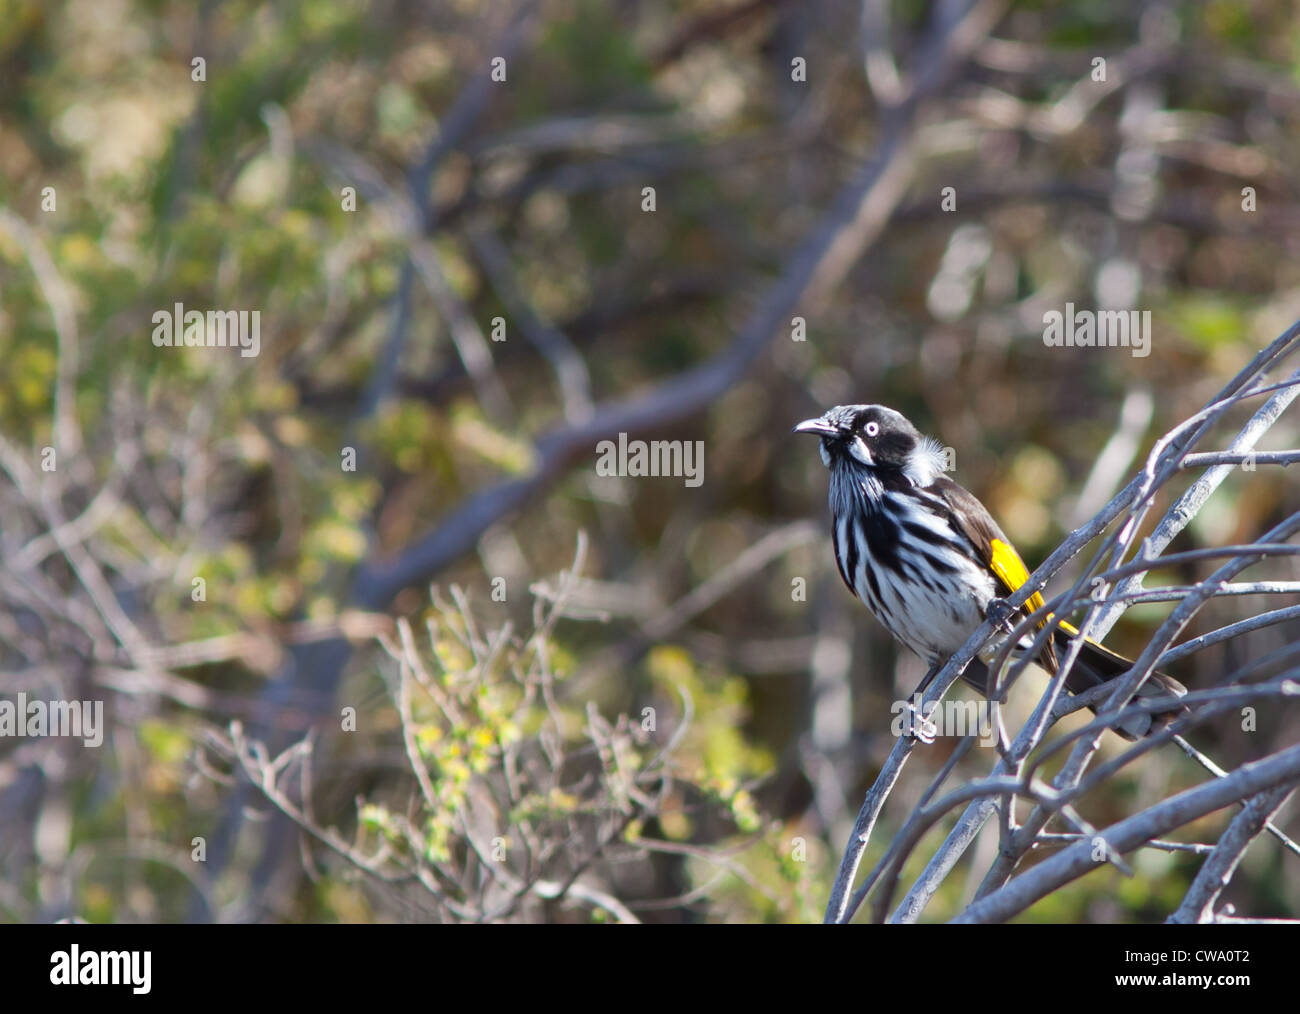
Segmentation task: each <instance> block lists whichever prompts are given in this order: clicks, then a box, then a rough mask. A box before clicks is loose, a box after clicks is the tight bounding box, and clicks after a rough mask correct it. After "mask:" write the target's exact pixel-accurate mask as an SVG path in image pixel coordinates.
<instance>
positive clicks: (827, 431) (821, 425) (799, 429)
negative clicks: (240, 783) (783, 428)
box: [790, 416, 840, 437]
mask: <svg viewBox="0 0 1300 1014" xmlns="http://www.w3.org/2000/svg"><path fill="white" fill-rule="evenodd" d="M839 431H840V430H839V427H838V426H835V425H833V424H831V423H828V422H827V421H826V418H825V416H823V417H822V418H820V419H805V420H804V421H803V422H801V423H800V424H799V425H798V426H796V427H795V428H794V429H793V430H791V431H790V432H791V433H816V434H817V435H818V436H820V437H833V436H835V434H837V433H839Z"/></svg>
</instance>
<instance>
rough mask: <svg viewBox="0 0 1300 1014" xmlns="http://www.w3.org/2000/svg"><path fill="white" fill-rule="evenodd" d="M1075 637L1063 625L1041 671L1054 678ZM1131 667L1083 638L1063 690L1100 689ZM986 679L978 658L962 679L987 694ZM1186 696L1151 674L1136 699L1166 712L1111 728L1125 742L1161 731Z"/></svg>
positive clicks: (1074, 631)
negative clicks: (1164, 706)
mask: <svg viewBox="0 0 1300 1014" xmlns="http://www.w3.org/2000/svg"><path fill="white" fill-rule="evenodd" d="M1078 634H1079V631H1078V630H1077V629H1076V628H1075V627H1073V626H1071V625H1070V624H1068V623H1062V624H1061V625H1060V627H1058V628H1057V629H1056V631H1055V634H1054V637H1053V642H1054V643H1053V647H1054V650H1053V649H1049V650H1048V651H1046V652H1044V653H1043V654H1044V656H1045V657H1043V658H1041V659H1040V662H1041V664H1042V665H1043V668H1045V669H1046V670H1047V671H1048V672H1049V673H1051V674H1052V675H1055V674H1056V671H1057V665H1058V660H1059V659H1060V658H1061V657H1063V656H1064V655H1065V653H1066V652H1067V651H1069V650H1070V647H1071V645H1072V643H1073V642H1074V640H1075V639H1076V638H1077V637H1078ZM1132 667H1133V660H1132V659H1128V658H1125V657H1124V656H1123V655H1120V654H1118V653H1117V652H1114V651H1111V650H1110V649H1109V648H1107V647H1106V646H1105V645H1103V644H1098V643H1097V642H1096V641H1094V640H1092V639H1091V638H1086V639H1085V640H1084V642H1083V647H1082V648H1081V649H1080V650H1079V657H1078V658H1076V659H1075V661H1074V666H1073V667H1072V668H1071V669H1070V674H1069V675H1068V676H1066V678H1065V689H1066V690H1067V691H1068V692H1069V693H1071V694H1081V693H1084V692H1085V691H1088V690H1091V689H1092V688H1093V687H1098V686H1101V685H1102V684H1103V683H1109V682H1110V681H1111V680H1114V679H1117V678H1118V677H1120V676H1123V675H1124V674H1125V673H1126V672H1128V671H1129V669H1131V668H1132ZM988 678H989V671H988V666H986V665H985V664H984V663H983V662H981V661H980V660H979V659H978V658H976V659H973V660H972V661H971V663H970V665H968V666H967V667H966V671H965V672H963V673H962V679H963V680H965V681H966V682H967V683H969V684H971V686H973V687H975V689H976V690H978V691H979V692H980V693H982V694H986V695H987V687H988ZM1186 693H1187V688H1186V687H1185V686H1183V685H1182V684H1181V683H1179V682H1178V681H1177V680H1176V679H1174V678H1173V677H1172V676H1166V675H1165V674H1164V673H1162V672H1153V673H1152V674H1151V675H1150V676H1149V677H1147V679H1146V681H1145V682H1144V683H1143V684H1142V688H1141V689H1140V690H1139V691H1138V693H1137V696H1138V697H1140V698H1143V699H1145V700H1148V701H1149V700H1164V701H1167V702H1168V703H1169V710H1167V711H1157V712H1152V713H1150V714H1144V715H1134V716H1132V717H1131V718H1128V719H1125V720H1124V721H1123V722H1122V723H1120V724H1119V725H1117V726H1114V731H1115V732H1116V733H1117V734H1118V735H1120V736H1122V737H1124V738H1125V739H1127V740H1137V739H1141V738H1142V737H1143V736H1146V735H1148V734H1149V733H1150V732H1151V730H1152V729H1160V728H1163V727H1164V726H1165V725H1166V724H1168V723H1169V722H1170V721H1172V720H1173V719H1175V718H1177V717H1178V716H1179V715H1180V714H1182V713H1183V712H1184V711H1185V710H1186V708H1185V706H1184V705H1183V704H1181V703H1180V702H1179V700H1178V699H1179V698H1180V697H1182V696H1183V695H1184V694H1186ZM1090 710H1093V713H1094V714H1095V713H1096V711H1095V709H1090Z"/></svg>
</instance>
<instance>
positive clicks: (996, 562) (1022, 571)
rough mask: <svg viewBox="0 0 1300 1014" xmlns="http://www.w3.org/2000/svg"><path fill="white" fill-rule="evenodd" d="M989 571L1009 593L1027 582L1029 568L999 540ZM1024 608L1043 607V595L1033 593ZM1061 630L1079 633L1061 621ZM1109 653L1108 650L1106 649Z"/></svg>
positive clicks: (997, 540)
mask: <svg viewBox="0 0 1300 1014" xmlns="http://www.w3.org/2000/svg"><path fill="white" fill-rule="evenodd" d="M989 569H990V570H992V571H993V573H994V574H996V575H997V576H998V579H999V580H1000V581H1001V582H1002V583H1003V584H1004V585H1006V586H1007V588H1009V589H1010V590H1011V591H1015V590H1016V589H1017V588H1019V587H1020V586H1021V585H1022V584H1024V583H1025V582H1026V581H1028V580H1029V568H1028V567H1026V566H1025V561H1024V560H1022V559H1020V554H1019V553H1017V552H1016V551H1015V548H1014V547H1012V546H1009V545H1008V544H1007V543H1005V542H1003V541H1002V540H1001V539H994V540H993V559H992V560H990V561H989ZM1025 607H1026V608H1027V609H1028V611H1029V612H1033V611H1034V610H1036V609H1041V608H1042V607H1043V593H1042V592H1034V594H1032V595H1030V596H1029V598H1028V599H1027V600H1026V602H1025ZM1050 619H1052V614H1051V613H1048V614H1047V616H1046V617H1044V618H1043V619H1042V620H1039V622H1038V626H1039V628H1040V629H1041V628H1042V627H1043V625H1044V624H1046V623H1047V621H1048V620H1050ZM1060 626H1061V629H1062V630H1064V631H1065V632H1066V633H1067V634H1069V635H1070V636H1071V637H1074V636H1075V635H1076V634H1078V633H1079V628H1078V627H1076V626H1075V625H1074V624H1072V623H1067V622H1066V621H1065V620H1062V621H1061V624H1060ZM1088 643H1089V644H1097V642H1096V641H1094V640H1093V639H1092V638H1091V637H1090V638H1088ZM1107 650H1108V651H1109V649H1107Z"/></svg>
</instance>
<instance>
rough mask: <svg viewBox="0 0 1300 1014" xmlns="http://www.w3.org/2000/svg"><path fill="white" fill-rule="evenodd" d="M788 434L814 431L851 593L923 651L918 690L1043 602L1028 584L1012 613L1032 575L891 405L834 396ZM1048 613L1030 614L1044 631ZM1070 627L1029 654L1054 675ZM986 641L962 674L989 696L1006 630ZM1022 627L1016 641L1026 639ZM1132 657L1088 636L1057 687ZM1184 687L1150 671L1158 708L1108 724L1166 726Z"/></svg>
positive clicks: (1127, 732)
mask: <svg viewBox="0 0 1300 1014" xmlns="http://www.w3.org/2000/svg"><path fill="white" fill-rule="evenodd" d="M794 432H795V433H807V434H812V435H814V436H816V437H818V438H819V439H820V451H821V459H822V462H823V463H824V464H825V465H826V467H827V468H828V469H829V470H830V491H829V492H830V497H829V498H830V511H831V541H832V544H833V548H834V554H835V564H836V567H837V569H838V570H839V573H840V577H841V578H843V580H844V583H845V585H846V586H847V587H848V589H849V591H850V592H852V593H853V594H854V595H856V596H857V597H858V598H859V599H861V601H862V602H863V603H864V604H865V605H866V607H867V608H868V609H869V610H870V611H871V612H872V614H873V615H874V616H875V617H876V619H877V620H879V621H880V623H881V625H882V626H884V628H885V629H886V630H887V631H889V633H890V634H891V635H893V637H894V639H895V640H897V641H899V642H901V643H902V644H903V645H905V646H906V647H908V648H910V649H911V650H912V651H913V652H915V653H916V654H917V655H919V656H920V657H921V659H922V660H924V661H925V662H926V663H927V664H928V665H929V667H930V668H929V671H928V673H927V675H926V677H925V679H924V680H923V681H922V684H921V687H920V689H919V691H918V692H923V690H924V688H925V687H926V686H927V685H928V684H929V682H930V680H931V679H933V677H934V676H935V674H936V673H937V672H938V671H939V669H940V668H941V667H942V665H943V664H944V662H946V661H947V659H948V658H949V657H950V656H951V655H952V654H953V653H954V652H955V651H957V649H958V648H960V647H961V646H962V644H964V643H965V641H966V640H967V638H968V637H969V636H970V635H971V634H972V633H974V631H975V629H976V628H977V627H979V626H980V624H982V623H983V622H984V620H985V619H986V618H988V619H993V620H994V621H995V623H996V624H997V625H998V627H999V629H1005V628H1009V627H1010V626H1011V624H1012V623H1013V622H1014V621H1015V620H1017V619H1020V618H1023V617H1025V616H1028V615H1029V614H1030V613H1032V612H1034V611H1035V610H1037V609H1039V608H1041V607H1042V606H1043V596H1042V594H1041V592H1035V593H1034V594H1033V595H1032V596H1030V597H1029V599H1028V601H1026V602H1025V604H1024V605H1023V606H1022V607H1021V609H1020V610H1019V611H1018V613H1017V614H1015V615H1014V616H1013V614H1011V612H1010V611H1009V610H1008V609H1006V603H1005V601H1004V600H1005V597H1006V596H1008V595H1011V594H1012V593H1014V592H1015V591H1016V590H1017V589H1018V588H1019V587H1020V586H1021V585H1022V584H1024V582H1025V581H1027V580H1028V579H1029V570H1028V568H1027V567H1026V566H1025V564H1024V561H1023V560H1022V559H1021V557H1020V554H1019V553H1018V552H1016V549H1015V547H1014V545H1013V544H1012V542H1011V540H1010V539H1009V538H1007V536H1006V534H1005V533H1004V532H1003V531H1002V529H1001V528H1000V527H999V526H998V523H997V522H996V521H995V520H994V519H993V516H992V515H991V514H990V513H989V511H988V509H987V508H985V506H984V505H983V504H982V503H980V501H979V499H978V498H976V497H975V495H974V494H972V493H971V492H969V491H968V490H966V489H964V488H963V487H962V486H960V485H958V484H957V483H956V482H954V481H953V480H952V479H950V478H948V476H947V475H945V474H944V473H945V465H946V463H947V455H946V453H945V449H944V448H943V446H942V445H941V444H940V443H939V442H938V441H937V440H935V439H933V438H932V437H928V436H923V435H922V434H921V433H920V432H919V431H918V430H917V428H916V427H915V426H914V425H912V423H911V422H909V421H908V419H907V418H906V417H905V416H904V415H903V414H902V413H900V412H897V411H895V410H894V409H892V408H888V407H886V406H884V405H837V406H835V407H834V408H832V409H831V410H830V411H828V412H826V413H825V414H824V415H822V416H819V417H817V418H815V419H806V420H804V421H803V422H801V423H799V424H798V425H797V426H795V427H794ZM1047 622H1049V621H1048V619H1047V618H1046V617H1045V618H1043V619H1041V620H1039V622H1038V627H1039V628H1040V629H1041V628H1042V627H1043V626H1044V625H1045V624H1046V623H1047ZM1078 635H1079V631H1078V629H1077V628H1076V627H1074V626H1072V625H1070V624H1068V623H1065V622H1061V623H1060V625H1059V626H1058V627H1057V628H1056V629H1055V630H1054V632H1053V634H1052V636H1051V638H1050V639H1048V640H1047V641H1046V642H1045V644H1044V645H1043V648H1042V649H1041V651H1040V652H1039V655H1038V657H1037V658H1036V659H1035V661H1037V662H1038V664H1039V665H1041V666H1042V667H1043V668H1044V669H1045V670H1047V672H1048V673H1049V674H1050V675H1052V676H1055V675H1056V673H1057V672H1058V664H1059V660H1060V656H1061V654H1062V653H1064V652H1065V651H1066V650H1067V649H1068V648H1069V647H1070V646H1071V642H1072V641H1073V640H1074V639H1076V638H1077V637H1078ZM1005 637H1006V635H1005V634H1002V635H1001V636H1000V637H998V638H996V639H995V640H994V641H993V642H992V643H990V644H988V645H986V647H985V648H984V650H983V651H981V652H980V654H979V655H978V656H977V657H976V658H974V659H972V660H971V661H970V663H969V664H968V665H967V666H966V668H965V670H964V671H963V673H962V679H963V680H964V681H965V682H967V683H968V684H970V685H971V686H972V687H974V688H975V689H976V690H977V691H978V692H979V693H980V694H982V695H983V696H985V697H988V696H989V690H990V688H989V685H988V677H989V668H988V664H989V663H990V662H992V661H993V658H994V656H995V655H996V654H997V652H998V649H999V647H1000V646H1001V644H1002V642H1003V641H1004V640H1005ZM1032 640H1033V637H1032V636H1031V635H1030V634H1028V633H1027V634H1024V635H1022V637H1021V638H1020V640H1019V642H1018V643H1017V645H1016V646H1015V648H1016V650H1017V651H1019V650H1020V649H1028V648H1029V646H1030V643H1031V642H1032ZM1132 664H1133V663H1132V662H1131V661H1130V660H1129V659H1127V658H1125V657H1124V656H1123V655H1120V654H1118V653H1116V652H1114V651H1111V650H1110V649H1109V648H1106V647H1105V646H1104V645H1102V644H1100V643H1098V642H1097V641H1094V640H1092V639H1091V638H1085V639H1084V643H1083V645H1082V647H1081V648H1080V650H1079V655H1078V657H1077V658H1076V660H1075V663H1074V665H1073V667H1072V668H1071V670H1070V672H1069V673H1068V674H1067V675H1066V678H1065V690H1066V691H1067V692H1069V693H1071V694H1078V693H1082V692H1084V691H1086V690H1090V689H1092V688H1093V687H1096V686H1099V685H1101V684H1103V683H1107V682H1109V681H1111V680H1113V679H1116V678H1117V677H1120V676H1122V675H1124V674H1125V673H1126V672H1128V671H1129V669H1130V668H1131V667H1132ZM1186 693H1187V688H1186V687H1184V686H1183V685H1182V684H1181V683H1179V682H1178V681H1177V680H1175V679H1173V678H1172V677H1170V676H1167V675H1165V674H1164V673H1159V672H1154V673H1152V674H1151V675H1150V676H1149V677H1148V678H1147V680H1146V681H1145V682H1144V683H1143V684H1142V687H1141V689H1140V690H1139V692H1138V696H1140V697H1144V698H1147V699H1148V700H1156V701H1162V700H1164V701H1167V702H1168V704H1169V709H1168V710H1167V711H1163V710H1162V711H1154V712H1153V713H1151V714H1142V715H1135V716H1132V718H1131V719H1126V720H1124V721H1123V722H1122V723H1121V724H1119V725H1117V726H1114V727H1113V728H1114V731H1115V732H1116V733H1117V734H1118V735H1120V736H1121V737H1123V738H1124V739H1127V740H1130V741H1132V740H1136V739H1140V738H1142V737H1143V736H1145V735H1148V734H1149V733H1150V732H1151V731H1152V730H1153V729H1156V728H1158V727H1163V726H1164V725H1165V724H1167V723H1168V721H1169V720H1171V719H1172V718H1173V717H1175V716H1176V715H1177V714H1178V713H1179V712H1181V711H1182V710H1184V708H1183V706H1182V705H1181V704H1180V703H1179V702H1178V698H1180V697H1182V696H1183V695H1185V694H1186Z"/></svg>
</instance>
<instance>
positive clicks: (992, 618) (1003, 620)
mask: <svg viewBox="0 0 1300 1014" xmlns="http://www.w3.org/2000/svg"><path fill="white" fill-rule="evenodd" d="M1015 613H1016V611H1015V610H1014V609H1012V608H1011V607H1010V606H1009V605H1007V600H1006V599H990V600H989V604H988V606H987V607H985V609H984V617H985V619H987V620H988V621H989V622H990V623H992V624H993V626H995V627H1001V628H1002V629H1004V630H1006V631H1007V633H1010V632H1011V630H1012V629H1013V627H1014V624H1012V622H1011V617H1013V616H1014V615H1015Z"/></svg>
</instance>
